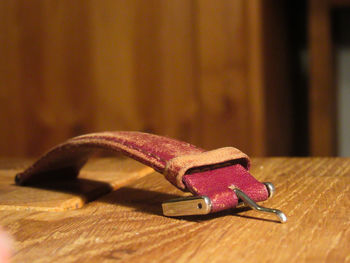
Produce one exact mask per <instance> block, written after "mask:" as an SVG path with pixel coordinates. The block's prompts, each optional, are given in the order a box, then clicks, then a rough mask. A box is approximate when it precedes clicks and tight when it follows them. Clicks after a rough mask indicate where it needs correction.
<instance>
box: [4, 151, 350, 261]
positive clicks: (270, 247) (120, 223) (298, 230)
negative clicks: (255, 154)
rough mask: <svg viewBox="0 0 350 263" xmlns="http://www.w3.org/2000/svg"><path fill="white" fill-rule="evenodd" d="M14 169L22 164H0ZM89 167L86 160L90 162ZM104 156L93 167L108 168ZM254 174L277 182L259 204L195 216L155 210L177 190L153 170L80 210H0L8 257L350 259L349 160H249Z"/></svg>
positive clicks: (110, 164) (109, 164)
mask: <svg viewBox="0 0 350 263" xmlns="http://www.w3.org/2000/svg"><path fill="white" fill-rule="evenodd" d="M1 165H2V166H3V168H2V169H1V171H2V172H3V171H7V173H8V174H9V175H10V174H11V173H12V175H13V176H14V172H13V171H14V170H13V169H14V168H13V167H19V166H21V165H22V163H21V162H12V163H11V164H9V163H7V164H6V163H1ZM87 168H88V167H87ZM114 170H115V165H114V163H113V162H112V161H107V162H105V163H104V164H103V166H101V167H99V168H98V169H97V170H91V171H89V169H87V172H91V173H92V172H93V173H94V174H95V176H96V179H97V178H98V177H100V173H104V172H107V173H109V172H112V171H114ZM252 173H253V174H254V175H255V177H256V178H257V179H259V180H261V181H271V182H273V183H274V184H275V186H276V189H277V192H276V195H275V196H274V197H273V198H272V199H271V200H268V201H266V202H264V205H265V206H268V207H274V208H279V209H281V210H282V211H284V212H285V213H286V214H287V216H288V219H289V221H288V222H287V223H286V224H280V223H277V222H276V221H275V218H274V217H271V216H270V215H266V214H261V213H258V212H255V211H252V210H249V209H244V208H242V209H239V210H232V211H226V212H222V213H218V214H212V215H208V216H198V217H183V218H167V217H164V216H162V213H161V202H162V201H165V200H169V199H172V198H175V197H177V196H181V195H184V193H182V192H180V191H179V190H177V189H176V188H174V187H173V186H171V185H170V184H169V183H168V182H167V181H166V180H165V179H163V177H162V176H161V175H159V174H158V173H152V174H149V175H147V176H145V177H143V178H141V179H137V180H135V181H134V182H132V183H129V184H125V185H124V186H123V187H121V188H119V189H118V190H116V191H114V192H111V193H109V194H107V195H105V196H103V197H101V198H99V199H97V200H96V201H93V202H90V203H88V204H86V205H84V207H83V208H81V209H76V210H69V211H58V212H45V211H26V210H20V211H15V210H2V211H0V225H2V226H3V227H4V229H5V230H6V231H7V232H8V233H10V234H11V235H12V236H13V239H14V254H13V262H298V263H299V262H350V212H349V207H350V159H332V158H313V159H308V158H268V159H254V160H253V166H252Z"/></svg>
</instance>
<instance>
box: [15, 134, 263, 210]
mask: <svg viewBox="0 0 350 263" xmlns="http://www.w3.org/2000/svg"><path fill="white" fill-rule="evenodd" d="M99 149H103V150H109V151H114V152H119V153H123V154H124V155H126V156H129V157H131V158H133V159H135V160H137V161H140V162H141V163H144V164H146V165H148V166H150V167H152V168H154V169H155V170H156V171H158V172H159V173H162V174H164V175H165V177H166V179H167V180H168V181H169V182H171V183H172V184H173V185H175V186H176V187H178V188H180V189H181V190H189V191H190V192H192V193H193V194H194V195H206V196H208V197H209V198H210V199H211V200H212V212H217V211H220V210H224V209H228V208H232V207H235V206H236V205H237V203H238V198H237V196H236V195H235V194H234V192H233V191H232V190H230V189H229V188H228V187H229V186H232V185H234V186H235V187H238V188H240V189H241V190H242V191H244V192H245V193H246V194H247V195H248V196H249V197H250V198H252V199H253V200H254V201H256V202H258V201H264V200H266V199H267V198H268V191H267V189H266V187H265V185H264V184H262V183H260V182H259V181H257V180H256V179H255V178H254V177H253V176H251V175H250V174H249V172H248V169H249V165H250V161H249V158H248V156H247V155H246V154H244V153H242V152H241V151H239V150H238V149H236V148H233V147H225V148H220V149H216V150H213V151H205V150H203V149H200V148H198V147H195V146H193V145H191V144H189V143H185V142H181V141H178V140H174V139H170V138H167V137H162V136H158V135H153V134H148V133H141V132H127V131H118V132H101V133H92V134H87V135H82V136H78V137H75V138H72V139H70V140H68V141H66V142H64V143H62V144H60V145H58V146H56V147H54V148H52V149H51V150H50V151H48V152H47V153H46V154H44V155H43V156H42V157H41V158H39V160H38V161H36V162H35V163H34V164H33V165H32V166H30V167H29V168H28V169H26V170H25V171H23V172H22V173H19V174H17V175H16V183H17V184H19V185H26V184H31V183H34V182H38V181H43V180H53V179H57V178H72V177H76V176H78V174H79V171H80V169H81V167H82V166H83V165H84V164H85V163H86V162H87V160H88V158H89V157H90V156H91V155H92V154H94V153H95V152H96V151H97V150H99Z"/></svg>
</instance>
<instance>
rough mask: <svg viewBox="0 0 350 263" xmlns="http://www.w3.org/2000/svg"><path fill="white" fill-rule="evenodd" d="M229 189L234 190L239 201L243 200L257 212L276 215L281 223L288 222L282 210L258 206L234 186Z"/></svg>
mask: <svg viewBox="0 0 350 263" xmlns="http://www.w3.org/2000/svg"><path fill="white" fill-rule="evenodd" d="M229 188H230V189H232V190H233V191H234V192H235V194H236V196H237V197H238V198H239V199H241V200H242V201H243V202H244V204H245V205H247V206H249V207H250V208H252V209H254V210H257V211H260V212H264V213H272V214H275V215H276V216H277V217H278V220H279V221H280V222H281V223H286V222H287V216H286V215H285V214H284V213H283V212H282V211H281V210H278V209H273V208H267V207H263V206H260V205H258V204H257V203H255V202H254V201H253V200H252V199H250V197H249V196H247V195H246V194H245V193H244V192H242V191H241V190H240V189H238V188H237V187H235V186H234V185H232V186H229Z"/></svg>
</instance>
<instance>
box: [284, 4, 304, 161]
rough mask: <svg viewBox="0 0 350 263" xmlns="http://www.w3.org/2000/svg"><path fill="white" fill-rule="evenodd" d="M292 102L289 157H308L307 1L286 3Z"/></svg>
mask: <svg viewBox="0 0 350 263" xmlns="http://www.w3.org/2000/svg"><path fill="white" fill-rule="evenodd" d="M286 8H287V12H286V15H287V27H288V28H287V30H288V38H289V39H288V43H289V47H288V49H289V50H290V51H289V56H290V58H289V61H290V63H291V64H290V71H291V72H290V81H291V88H292V91H291V96H292V98H291V100H292V127H293V128H292V129H293V131H292V149H291V150H292V155H293V156H307V155H309V150H308V149H309V138H308V134H309V127H308V123H309V117H308V112H309V110H308V101H309V95H308V63H307V60H308V56H307V25H308V24H307V1H299V0H298V1H292V0H290V1H287V4H286Z"/></svg>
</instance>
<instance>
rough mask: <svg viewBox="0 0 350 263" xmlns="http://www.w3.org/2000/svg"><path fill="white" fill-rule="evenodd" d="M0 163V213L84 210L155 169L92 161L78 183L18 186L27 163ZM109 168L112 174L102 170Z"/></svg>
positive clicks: (130, 162) (118, 160)
mask: <svg viewBox="0 0 350 263" xmlns="http://www.w3.org/2000/svg"><path fill="white" fill-rule="evenodd" d="M18 163H19V162H15V163H13V162H11V161H7V160H2V161H1V164H0V165H1V166H2V167H11V168H12V169H5V170H1V171H0V210H33V211H64V210H69V209H77V208H81V207H82V206H83V205H84V204H86V202H89V201H92V200H95V199H96V198H98V197H100V196H102V195H104V194H107V193H109V192H111V191H112V190H115V189H118V188H120V187H122V186H124V185H126V184H128V183H130V182H132V181H135V180H136V179H138V178H141V177H143V176H145V175H147V174H149V173H151V172H152V171H153V169H152V168H150V167H147V166H145V165H142V164H140V163H139V162H136V161H134V160H132V159H128V158H115V159H102V160H91V161H89V163H88V164H87V165H86V166H84V168H83V169H82V170H81V172H80V174H79V177H78V179H77V180H73V181H61V182H50V183H41V184H37V185H35V186H34V187H33V186H28V187H18V186H16V185H15V184H14V177H13V175H14V174H16V173H17V172H19V171H21V170H23V169H24V168H26V166H28V162H22V163H20V165H18ZM105 165H107V166H108V167H109V168H111V169H110V171H105V169H104V168H103V167H104V166H105Z"/></svg>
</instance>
